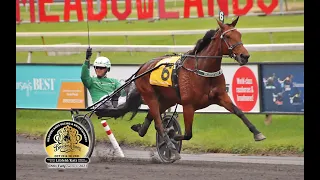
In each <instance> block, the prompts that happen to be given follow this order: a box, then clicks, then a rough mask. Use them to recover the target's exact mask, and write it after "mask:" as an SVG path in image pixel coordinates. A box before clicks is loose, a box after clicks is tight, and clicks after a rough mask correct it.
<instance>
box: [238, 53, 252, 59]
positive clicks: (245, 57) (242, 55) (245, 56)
mask: <svg viewBox="0 0 320 180" xmlns="http://www.w3.org/2000/svg"><path fill="white" fill-rule="evenodd" d="M240 57H241V58H244V59H249V57H250V55H249V54H248V55H244V54H240Z"/></svg>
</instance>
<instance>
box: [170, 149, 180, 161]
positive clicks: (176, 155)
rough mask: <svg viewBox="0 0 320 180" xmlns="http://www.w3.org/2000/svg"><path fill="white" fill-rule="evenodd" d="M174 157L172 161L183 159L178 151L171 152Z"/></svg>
mask: <svg viewBox="0 0 320 180" xmlns="http://www.w3.org/2000/svg"><path fill="white" fill-rule="evenodd" d="M171 153H172V156H171V159H172V160H175V161H176V160H179V159H181V155H180V154H179V152H178V151H177V150H171Z"/></svg>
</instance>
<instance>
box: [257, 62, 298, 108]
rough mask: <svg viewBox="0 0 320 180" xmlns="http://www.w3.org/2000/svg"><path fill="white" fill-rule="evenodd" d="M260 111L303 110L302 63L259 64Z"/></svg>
mask: <svg viewBox="0 0 320 180" xmlns="http://www.w3.org/2000/svg"><path fill="white" fill-rule="evenodd" d="M261 73H262V74H261V82H263V84H262V88H261V89H262V90H261V93H262V98H263V102H262V111H264V112H269V111H274V112H304V65H303V64H290V65H289V64H264V65H261Z"/></svg>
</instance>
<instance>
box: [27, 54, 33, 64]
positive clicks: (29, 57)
mask: <svg viewBox="0 0 320 180" xmlns="http://www.w3.org/2000/svg"><path fill="white" fill-rule="evenodd" d="M31 56H32V52H31V51H29V52H28V60H27V63H31Z"/></svg>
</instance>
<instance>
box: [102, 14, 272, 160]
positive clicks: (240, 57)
mask: <svg viewBox="0 0 320 180" xmlns="http://www.w3.org/2000/svg"><path fill="white" fill-rule="evenodd" d="M238 19H239V16H238V17H237V18H236V19H234V20H233V21H232V23H230V24H224V23H222V22H220V21H219V20H218V19H216V20H217V22H218V25H219V27H218V28H217V29H216V30H210V31H208V32H207V33H206V35H205V36H204V37H203V38H202V39H200V40H199V41H198V43H197V45H196V46H195V48H194V49H193V50H190V51H188V52H187V53H185V54H183V55H182V57H181V59H180V60H178V61H177V62H176V65H177V66H176V67H177V68H176V69H177V71H176V74H177V76H176V78H177V85H178V86H177V87H162V86H155V85H151V84H150V82H149V78H150V73H148V74H146V75H144V76H141V77H140V78H137V79H136V80H135V81H134V83H131V85H130V88H129V89H130V90H129V92H128V96H127V100H126V102H125V103H123V104H121V105H119V106H118V108H117V110H116V113H115V112H113V113H112V115H111V116H110V115H109V117H114V118H118V117H120V116H122V117H123V116H124V115H125V114H126V113H128V112H133V115H132V116H131V118H130V119H132V118H133V117H134V116H135V114H136V113H137V111H138V109H139V107H140V105H141V104H142V103H144V104H146V105H147V106H148V107H149V111H148V114H147V116H146V118H145V120H144V123H143V124H136V125H133V126H132V127H131V129H132V130H134V131H136V132H138V133H139V135H140V136H141V137H143V136H144V135H145V134H146V132H147V130H148V128H149V126H150V124H151V122H152V120H154V122H155V129H156V130H157V132H158V133H159V135H160V136H162V137H163V138H164V140H165V142H166V143H167V146H168V148H169V149H170V150H171V152H172V156H173V157H172V159H174V160H178V159H180V158H181V156H180V154H179V152H178V151H177V150H176V148H175V146H174V144H173V143H172V141H171V140H170V138H169V137H168V135H167V134H166V133H164V128H163V126H162V120H161V116H160V115H161V114H162V113H164V112H165V111H166V110H167V109H168V108H170V107H172V106H174V105H176V104H180V105H182V106H183V117H184V125H185V134H184V135H179V134H176V135H175V136H174V137H173V139H174V140H175V141H181V140H190V139H191V138H192V124H193V119H194V112H195V111H196V110H199V109H202V108H206V107H208V106H209V105H211V104H217V105H220V106H222V107H224V108H225V109H227V110H228V111H230V112H231V113H234V114H235V115H237V116H238V117H239V118H240V119H241V120H242V121H243V123H244V124H245V125H246V126H247V127H248V129H249V130H250V131H251V132H252V133H253V135H254V140H255V141H261V140H264V139H266V137H265V136H264V135H263V134H262V133H261V132H259V131H258V130H257V128H256V127H255V126H254V125H253V124H252V123H251V122H250V121H249V120H248V118H247V117H246V116H245V115H244V113H243V112H242V111H241V110H240V109H239V108H238V107H237V106H236V105H235V104H234V103H233V102H232V100H231V99H230V97H229V95H228V94H227V91H226V82H225V77H224V74H223V73H222V70H221V61H222V57H223V55H228V56H229V57H230V58H233V59H235V60H236V61H237V62H238V64H239V65H240V66H242V65H245V64H246V63H247V62H248V59H249V57H250V55H249V53H248V51H247V49H246V48H245V47H244V46H243V44H242V41H241V33H240V32H239V31H237V29H235V26H236V24H237V22H238ZM166 57H167V56H161V57H157V58H154V59H152V60H150V61H148V62H146V63H144V64H143V65H141V66H140V68H139V69H138V70H137V72H136V73H135V74H134V75H133V76H138V75H140V74H142V73H144V72H146V71H148V70H150V69H151V68H153V67H155V65H156V64H157V63H158V62H159V61H160V60H162V59H164V58H166ZM133 76H131V77H130V78H129V79H128V80H130V79H132V77H133ZM128 80H127V81H128ZM177 88H178V89H177ZM106 114H108V112H106Z"/></svg>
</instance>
